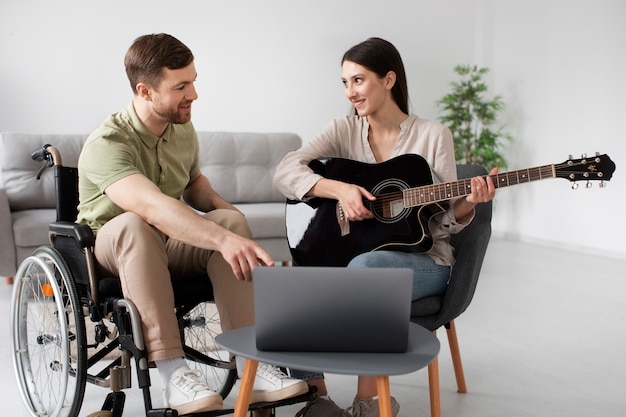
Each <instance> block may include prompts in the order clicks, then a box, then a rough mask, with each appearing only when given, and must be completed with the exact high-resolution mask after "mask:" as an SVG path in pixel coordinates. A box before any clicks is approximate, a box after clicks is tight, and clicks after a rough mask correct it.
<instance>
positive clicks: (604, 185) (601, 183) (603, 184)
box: [599, 180, 606, 188]
mask: <svg viewBox="0 0 626 417" xmlns="http://www.w3.org/2000/svg"><path fill="white" fill-rule="evenodd" d="M599 187H600V188H604V187H606V182H604V180H602V181H600V185H599Z"/></svg>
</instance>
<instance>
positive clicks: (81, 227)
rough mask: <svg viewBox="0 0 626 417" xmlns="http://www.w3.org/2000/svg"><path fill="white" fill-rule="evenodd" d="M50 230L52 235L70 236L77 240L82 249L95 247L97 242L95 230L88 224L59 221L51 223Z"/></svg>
mask: <svg viewBox="0 0 626 417" xmlns="http://www.w3.org/2000/svg"><path fill="white" fill-rule="evenodd" d="M49 230H50V234H51V235H56V236H59V235H61V236H68V237H71V238H73V239H75V240H76V242H77V243H78V245H79V246H80V247H81V248H87V247H91V246H94V244H95V242H96V236H95V235H94V233H93V230H91V227H89V226H87V225H86V224H79V223H74V222H63V221H59V222H54V223H50V227H49Z"/></svg>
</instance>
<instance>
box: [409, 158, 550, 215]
mask: <svg viewBox="0 0 626 417" xmlns="http://www.w3.org/2000/svg"><path fill="white" fill-rule="evenodd" d="M487 177H491V179H492V180H493V184H494V185H495V187H496V188H503V187H508V186H510V185H517V184H524V183H527V182H532V181H539V180H543V179H547V178H556V171H555V167H554V164H552V165H543V166H539V167H535V168H527V169H520V170H518V171H509V172H503V173H498V174H495V175H487V176H485V177H483V178H487ZM471 184H472V180H471V178H466V179H462V180H459V181H452V182H446V183H443V184H433V185H427V186H422V187H416V188H408V189H406V190H403V191H402V194H403V200H404V207H415V206H421V205H424V204H429V203H437V202H440V201H446V200H450V199H453V198H456V197H463V196H466V195H468V194H470V193H471V192H472V186H471Z"/></svg>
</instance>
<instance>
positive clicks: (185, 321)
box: [11, 145, 310, 417]
mask: <svg viewBox="0 0 626 417" xmlns="http://www.w3.org/2000/svg"><path fill="white" fill-rule="evenodd" d="M32 158H33V159H34V160H36V161H40V162H43V165H42V167H41V169H40V170H39V173H38V175H37V179H39V178H40V177H41V174H42V173H43V172H44V171H45V170H46V169H47V168H50V167H54V175H55V187H56V188H55V190H56V200H57V206H56V208H57V210H56V211H57V219H56V222H54V223H52V224H50V227H49V235H50V245H44V246H41V247H39V248H38V249H36V250H35V251H34V252H33V254H32V255H31V256H29V257H28V258H26V259H25V260H24V261H23V262H22V263H21V265H20V267H19V269H18V272H17V274H16V276H15V287H14V291H13V298H12V304H11V322H12V326H13V327H12V343H13V346H12V347H13V365H14V371H15V376H16V379H17V381H18V389H19V391H20V395H21V397H22V400H23V402H24V404H25V406H26V407H27V409H28V411H29V413H30V415H32V416H33V417H36V416H41V415H46V416H51V417H76V416H78V413H79V411H80V409H81V406H82V402H83V397H84V394H85V387H86V383H87V382H89V383H91V384H94V385H97V386H101V387H108V388H110V390H111V392H110V393H109V394H108V395H107V397H106V399H105V401H104V404H103V406H102V409H101V410H100V411H96V412H94V413H91V414H89V415H88V416H89V417H119V416H121V415H122V412H123V408H124V401H125V394H124V392H123V390H124V389H127V388H131V364H132V361H131V359H132V358H134V359H135V360H134V362H135V367H136V370H137V381H138V385H139V388H141V389H142V391H143V399H144V406H145V410H146V416H147V417H176V416H177V415H178V413H177V411H176V410H173V409H169V408H160V409H156V408H153V406H152V400H151V395H150V374H149V369H150V366H149V363H148V354H147V352H146V350H145V347H144V343H143V335H142V332H141V323H140V319H139V314H138V312H137V310H136V308H135V306H134V304H133V303H132V302H131V301H129V300H125V299H124V298H122V293H121V287H120V283H119V279H118V278H115V277H98V276H97V275H96V273H95V263H94V257H93V246H94V242H95V237H94V234H93V232H92V230H91V229H90V228H89V227H88V226H87V225H82V224H77V223H75V222H74V220H75V219H76V215H77V205H78V173H77V169H76V168H71V167H65V166H63V165H62V161H61V155H60V154H59V152H58V150H57V149H55V148H54V147H52V146H50V145H45V146H44V147H43V148H42V149H40V150H37V151H35V152H33V154H32ZM177 281H180V280H176V282H177ZM183 281H184V282H185V283H186V284H185V285H184V286H180V287H179V286H175V288H174V293H175V299H176V304H175V305H176V306H177V307H176V315H177V318H178V321H179V327H180V332H181V339H182V341H183V349H184V352H185V355H186V359H187V360H188V361H189V363H190V366H196V367H201V368H202V370H201V371H202V373H203V375H204V377H205V379H207V381H206V382H207V384H208V386H209V387H210V388H211V389H213V390H215V391H216V392H218V393H219V394H220V395H221V396H222V397H223V398H225V397H226V396H227V395H228V394H229V392H230V391H231V389H232V387H233V385H234V384H235V381H236V379H237V370H236V366H235V361H234V358H233V357H232V356H231V355H230V354H229V353H228V352H224V351H221V352H220V351H216V350H215V345H213V344H212V340H213V338H214V334H213V333H212V332H214V333H218V331H214V330H211V329H210V326H207V321H208V322H210V323H211V325H212V326H217V327H218V328H219V318H218V317H217V313H214V314H212V315H211V316H210V317H207V314H206V306H207V303H211V302H212V301H213V290H212V288H210V285H207V283H210V281H209V280H208V279H207V278H206V276H205V277H204V279H203V280H202V283H201V284H200V283H199V282H198V281H197V280H194V279H190V280H183ZM200 288H207V291H206V292H204V291H199V289H200ZM203 309H204V310H203ZM86 318H89V319H90V320H91V321H92V322H93V323H94V326H93V333H94V334H93V339H94V342H93V343H87V329H86V326H85V319H86ZM105 321H109V322H110V323H112V324H113V325H114V328H115V332H113V331H111V330H110V329H109V328H108V326H107V325H106V324H105ZM107 339H109V340H108V342H107ZM202 341H204V342H209V341H210V342H211V346H208V345H209V344H210V343H204V344H203V343H200V344H198V342H202ZM188 342H191V343H188ZM99 347H101V349H99V350H97V351H96V352H95V353H94V354H93V355H92V356H89V357H88V349H89V348H99ZM115 350H119V356H118V357H117V358H116V359H114V360H111V359H110V358H109V359H106V358H107V355H109V354H110V353H111V352H113V351H115ZM224 355H226V356H224ZM102 362H107V363H105V364H104V365H102ZM97 364H101V365H100V366H104V368H103V369H101V370H100V371H93V372H92V371H90V370H91V369H92V368H93V367H94V366H96V365H97ZM309 399H310V393H309V394H304V395H301V396H298V397H294V398H290V399H286V400H281V401H278V402H275V403H257V404H252V406H251V407H250V410H266V411H267V410H272V412H271V414H273V409H274V408H275V407H277V406H281V405H289V404H294V403H297V402H302V401H306V400H309ZM232 412H233V410H231V409H223V410H216V411H213V412H210V413H201V414H196V415H198V416H200V415H206V416H218V415H222V414H228V413H232ZM266 414H267V413H266Z"/></svg>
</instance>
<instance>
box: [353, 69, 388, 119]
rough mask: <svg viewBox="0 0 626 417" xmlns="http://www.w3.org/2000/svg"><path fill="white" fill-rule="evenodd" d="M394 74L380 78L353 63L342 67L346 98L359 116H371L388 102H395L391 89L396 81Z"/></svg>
mask: <svg viewBox="0 0 626 417" xmlns="http://www.w3.org/2000/svg"><path fill="white" fill-rule="evenodd" d="M393 75H395V74H394V73H393V72H391V71H390V72H389V74H388V75H387V76H386V77H383V78H380V77H378V74H376V73H375V72H373V71H370V70H369V69H367V68H365V67H364V66H362V65H359V64H357V63H355V62H352V61H344V62H343V64H342V65H341V81H342V82H343V86H344V90H345V93H346V98H347V99H348V100H349V101H350V103H352V105H353V106H354V108H355V109H356V111H357V113H358V114H359V116H369V115H372V114H374V113H376V111H378V110H379V109H380V108H381V107H382V106H383V105H385V103H386V102H388V101H390V102H393V99H392V98H391V88H392V87H393V83H394V81H395V77H394V76H393Z"/></svg>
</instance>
